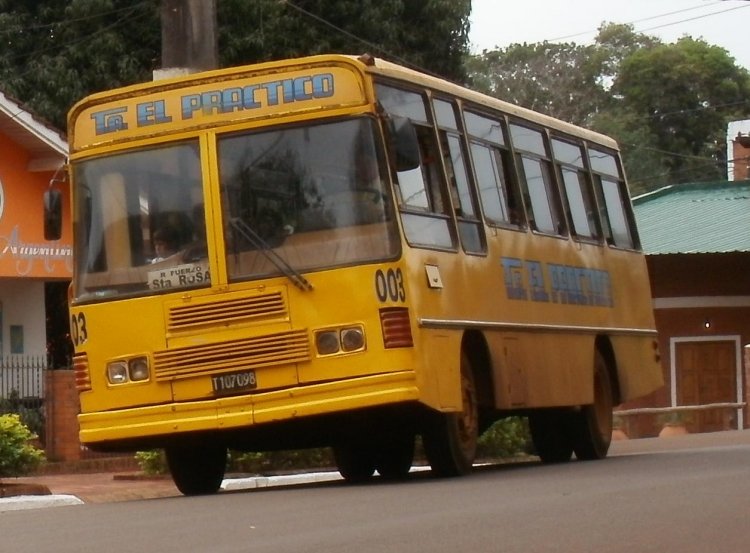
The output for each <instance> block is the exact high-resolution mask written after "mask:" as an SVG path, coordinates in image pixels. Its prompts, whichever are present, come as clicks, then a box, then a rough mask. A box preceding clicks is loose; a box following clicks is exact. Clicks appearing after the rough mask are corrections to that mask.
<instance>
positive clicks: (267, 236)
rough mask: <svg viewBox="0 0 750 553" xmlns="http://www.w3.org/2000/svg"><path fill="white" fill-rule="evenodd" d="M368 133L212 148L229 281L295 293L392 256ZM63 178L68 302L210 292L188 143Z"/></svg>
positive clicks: (287, 131) (245, 137)
mask: <svg viewBox="0 0 750 553" xmlns="http://www.w3.org/2000/svg"><path fill="white" fill-rule="evenodd" d="M374 130H375V125H374V122H373V120H371V119H369V118H357V119H350V120H346V121H337V122H334V123H326V124H316V125H309V126H304V127H303V126H295V127H290V128H284V129H279V130H274V131H264V132H245V133H242V134H231V135H227V136H224V137H221V138H219V139H218V155H219V168H218V169H219V180H220V187H221V198H222V206H223V207H222V209H223V213H222V222H223V227H224V232H223V238H224V240H225V244H224V245H225V251H226V257H227V269H228V273H229V274H228V278H229V280H230V281H239V280H250V279H255V278H266V277H269V276H277V275H287V276H289V277H290V278H291V279H292V281H293V282H295V284H296V283H297V282H298V281H300V277H299V272H300V271H309V270H315V269H323V268H328V267H333V266H341V265H351V264H356V263H363V262H370V261H374V260H382V259H390V258H393V257H395V256H396V255H397V254H398V252H399V248H400V246H399V239H398V230H397V227H396V223H395V217H394V216H393V207H392V205H391V202H390V200H389V198H390V196H389V195H388V192H387V190H388V189H387V187H386V184H385V180H384V179H383V178H382V176H383V175H385V174H386V172H385V171H383V170H382V169H381V168H382V167H383V166H384V161H383V156H382V154H381V153H379V151H378V148H377V147H376V140H375V136H376V135H375V134H374ZM74 171H75V181H76V183H77V187H78V188H77V192H78V193H77V196H76V202H77V206H76V216H75V224H76V225H77V227H78V230H77V232H76V248H77V249H76V251H77V253H78V258H77V275H76V284H75V286H74V299H75V301H77V302H87V301H96V300H100V299H116V298H117V297H132V296H137V295H146V294H158V293H164V292H169V291H175V290H179V289H186V288H196V287H206V286H209V285H210V284H211V281H212V277H211V274H210V270H209V266H208V253H207V252H208V249H209V245H208V244H207V243H206V220H205V216H204V198H203V187H202V180H201V165H200V151H199V145H198V142H197V141H190V142H181V143H178V144H176V145H175V144H173V145H168V146H162V147H156V148H150V149H143V150H137V151H131V152H127V153H122V154H118V155H113V156H109V157H101V158H96V159H91V160H87V161H82V162H79V163H77V164H76V165H75V168H74ZM216 246H217V247H218V244H216ZM301 280H302V281H304V279H301Z"/></svg>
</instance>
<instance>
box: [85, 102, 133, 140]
mask: <svg viewBox="0 0 750 553" xmlns="http://www.w3.org/2000/svg"><path fill="white" fill-rule="evenodd" d="M127 111H128V108H116V109H107V110H104V111H98V112H95V113H92V114H91V119H93V120H94V131H95V132H96V134H97V135H99V134H106V133H111V132H117V131H124V130H127V128H128V124H127V123H126V122H125V118H124V116H123V114H125V113H127Z"/></svg>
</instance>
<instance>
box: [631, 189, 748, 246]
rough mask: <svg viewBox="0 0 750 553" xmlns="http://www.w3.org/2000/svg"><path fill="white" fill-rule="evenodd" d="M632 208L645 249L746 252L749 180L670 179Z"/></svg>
mask: <svg viewBox="0 0 750 553" xmlns="http://www.w3.org/2000/svg"><path fill="white" fill-rule="evenodd" d="M633 208H634V210H635V218H636V222H637V224H638V231H639V233H640V236H641V243H642V245H643V251H644V252H645V253H647V254H670V253H727V252H747V251H750V180H745V181H733V182H732V181H721V182H714V183H698V184H675V185H671V186H667V187H664V188H661V189H659V190H656V191H655V192H649V193H648V194H643V195H642V196H637V197H635V198H633Z"/></svg>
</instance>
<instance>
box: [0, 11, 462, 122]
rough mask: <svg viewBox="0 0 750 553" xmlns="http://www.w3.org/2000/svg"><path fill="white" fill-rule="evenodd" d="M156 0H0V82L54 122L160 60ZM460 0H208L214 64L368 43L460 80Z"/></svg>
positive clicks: (144, 74)
mask: <svg viewBox="0 0 750 553" xmlns="http://www.w3.org/2000/svg"><path fill="white" fill-rule="evenodd" d="M160 4H161V2H160V0H140V1H138V2H132V1H131V0H72V1H68V0H40V1H33V2H32V1H29V0H0V7H1V8H2V9H0V45H2V47H0V89H1V90H3V91H4V92H6V93H8V94H10V95H11V96H13V97H15V98H17V99H18V100H20V101H21V102H22V103H24V104H26V105H28V106H29V107H30V108H31V110H32V111H33V112H34V113H35V114H36V115H38V116H40V117H42V118H44V119H46V120H48V121H50V122H51V123H52V124H54V125H55V126H56V127H58V128H59V129H65V127H66V114H67V112H68V110H69V109H70V108H71V107H72V106H73V104H74V103H75V102H77V101H78V100H80V99H81V98H83V97H84V96H86V95H88V94H91V93H93V92H98V91H102V90H106V89H110V88H114V87H118V86H123V85H128V84H133V83H137V82H143V81H149V80H151V78H152V71H153V70H154V69H156V68H158V67H160V66H161V63H160V57H161V20H160ZM470 11H471V2H470V0H295V1H294V2H292V1H289V2H279V1H278V0H253V1H252V2H248V1H247V0H218V1H217V25H218V29H217V35H218V42H219V62H220V65H221V66H222V67H227V66H231V65H240V64H247V63H254V62H260V61H267V60H272V59H280V58H285V57H297V56H303V55H311V54H319V53H347V54H361V53H364V52H370V53H373V54H375V55H379V56H381V57H385V58H390V59H392V60H395V61H401V62H403V63H406V64H410V65H413V66H417V67H420V68H423V69H425V70H427V71H431V72H434V73H437V74H440V75H442V76H444V77H446V78H448V79H453V80H461V79H462V77H463V59H464V57H465V56H466V55H467V54H468V31H469V13H470Z"/></svg>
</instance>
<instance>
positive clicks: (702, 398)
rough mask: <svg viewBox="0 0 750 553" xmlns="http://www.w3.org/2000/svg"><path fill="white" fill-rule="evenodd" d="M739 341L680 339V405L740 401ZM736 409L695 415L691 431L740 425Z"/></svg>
mask: <svg viewBox="0 0 750 553" xmlns="http://www.w3.org/2000/svg"><path fill="white" fill-rule="evenodd" d="M735 348H736V344H735V343H734V342H728V341H716V342H679V343H677V344H676V347H675V369H676V375H677V378H676V385H677V404H678V405H705V404H709V403H734V402H736V401H737V367H736V358H737V352H736V350H735ZM736 419H737V410H736V409H708V410H703V411H696V412H695V413H694V414H692V415H691V417H690V420H689V422H688V429H689V430H690V431H691V432H716V431H719V430H730V429H733V428H734V429H736V428H737V420H736Z"/></svg>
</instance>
